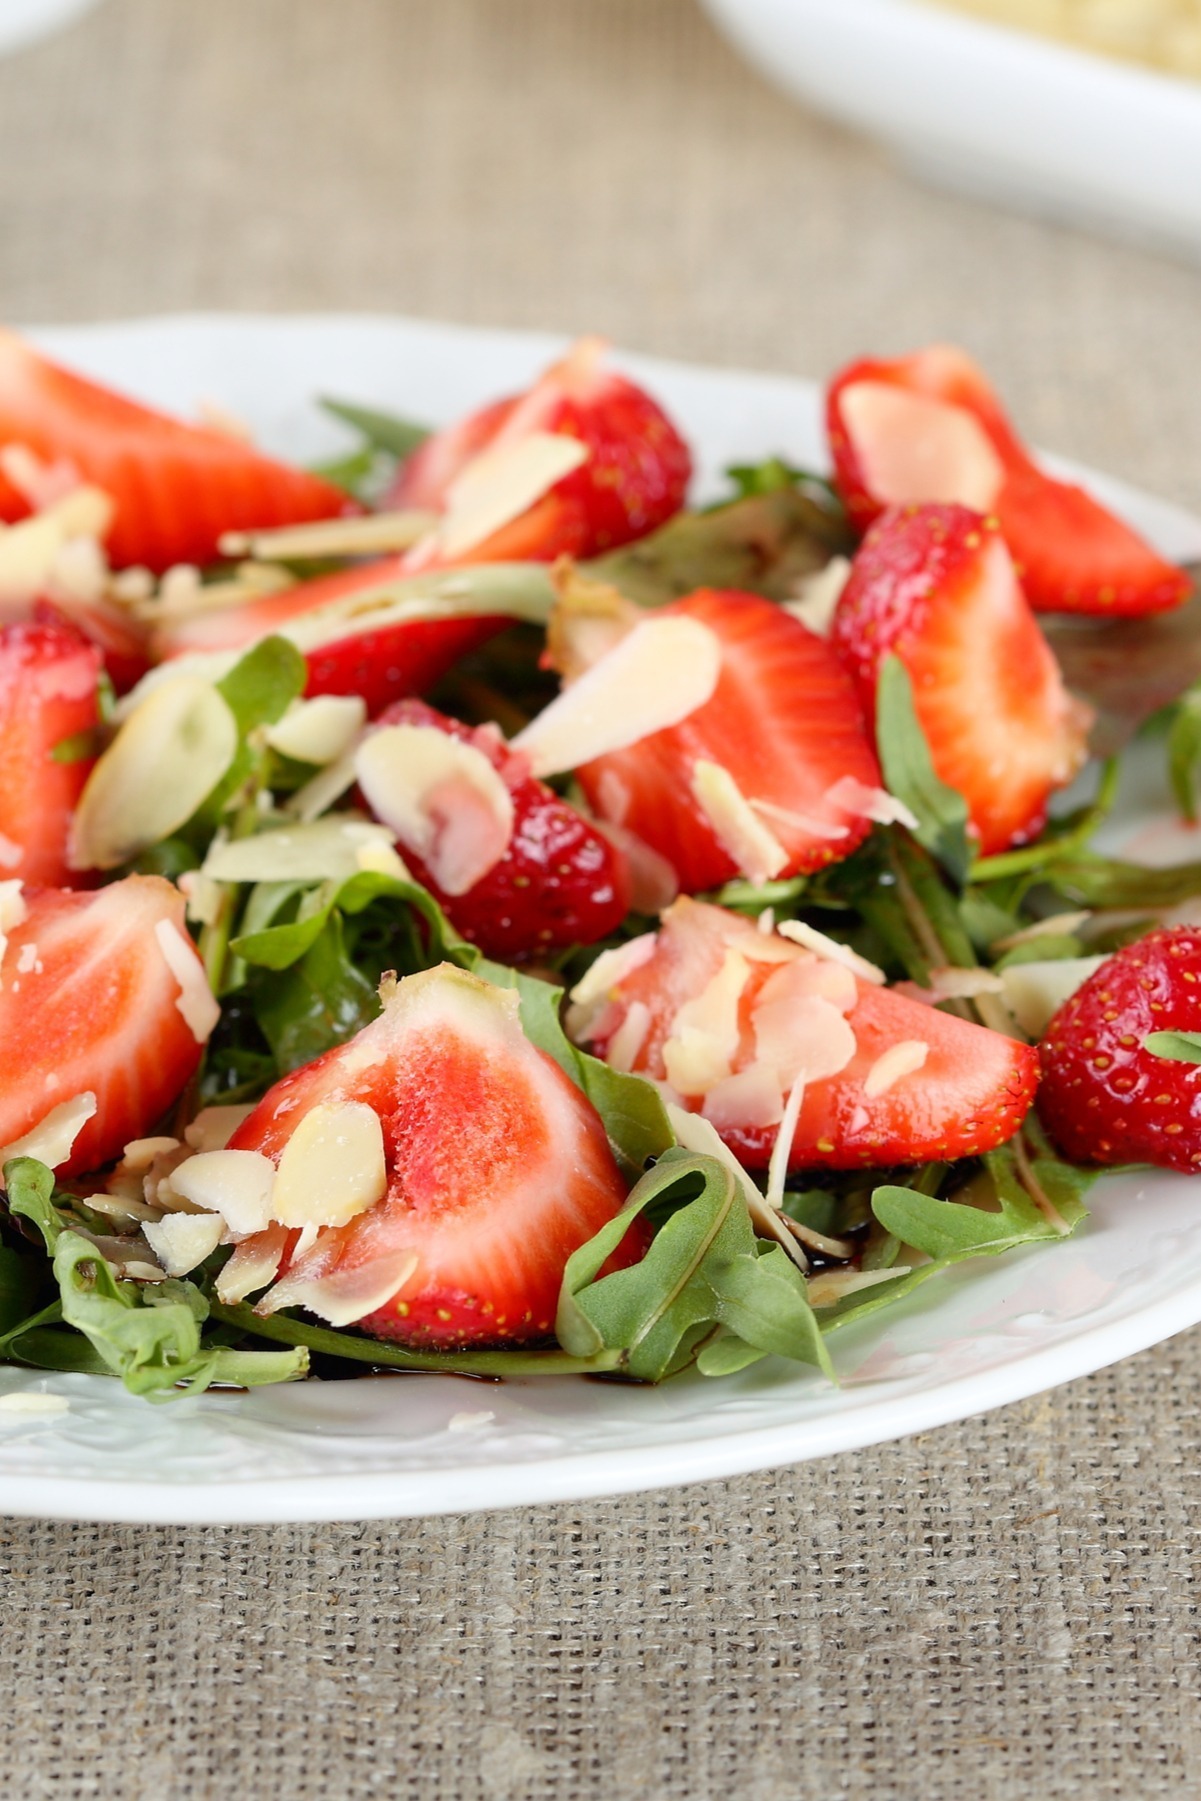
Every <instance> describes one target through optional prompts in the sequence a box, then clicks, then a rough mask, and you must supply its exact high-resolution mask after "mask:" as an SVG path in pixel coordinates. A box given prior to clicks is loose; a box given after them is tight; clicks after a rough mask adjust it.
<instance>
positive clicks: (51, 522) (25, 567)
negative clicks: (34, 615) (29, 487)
mask: <svg viewBox="0 0 1201 1801" xmlns="http://www.w3.org/2000/svg"><path fill="white" fill-rule="evenodd" d="M112 517H113V503H112V501H111V499H110V498H109V496H108V495H107V494H105V493H103V492H102V490H101V489H99V488H91V487H79V488H74V489H73V490H72V491H71V493H69V494H66V495H64V496H63V498H62V499H61V500H58V501H55V503H54V504H53V505H52V506H48V507H46V508H45V509H44V510H43V511H42V512H40V513H35V514H34V515H33V517H32V518H30V519H22V520H21V521H20V522H19V524H17V525H9V526H3V527H0V604H5V605H12V604H14V603H16V602H20V601H30V600H34V599H36V598H37V596H38V595H39V594H41V593H44V591H45V589H46V587H47V585H48V583H49V581H50V577H51V573H52V571H53V569H54V567H55V564H56V562H57V560H58V557H59V555H60V554H61V552H62V550H63V548H64V546H65V545H66V544H67V543H68V542H69V541H70V540H71V539H73V538H81V537H92V538H102V537H103V536H104V534H105V532H106V531H107V530H108V528H109V526H110V524H111V523H112Z"/></svg>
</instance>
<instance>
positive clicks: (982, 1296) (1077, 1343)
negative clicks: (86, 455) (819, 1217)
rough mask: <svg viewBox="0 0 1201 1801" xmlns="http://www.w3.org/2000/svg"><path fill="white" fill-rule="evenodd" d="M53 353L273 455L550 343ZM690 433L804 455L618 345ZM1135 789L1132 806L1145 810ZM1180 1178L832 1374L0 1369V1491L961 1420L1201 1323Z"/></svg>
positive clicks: (418, 1505) (904, 1305)
mask: <svg viewBox="0 0 1201 1801" xmlns="http://www.w3.org/2000/svg"><path fill="white" fill-rule="evenodd" d="M37 336H38V337H39V339H40V341H41V342H42V343H43V344H44V345H45V346H46V347H47V348H48V349H50V350H51V351H53V352H55V353H57V354H59V355H61V356H62V357H64V358H68V359H70V360H71V361H72V362H73V363H75V364H77V365H78V366H80V367H82V368H86V369H88V370H90V371H91V372H93V373H94V374H96V375H97V376H99V377H101V378H102V379H105V380H109V381H112V382H114V383H116V384H118V385H120V386H122V387H125V388H127V389H129V390H131V391H133V392H136V393H138V394H140V395H143V396H144V397H145V398H146V399H148V400H151V401H156V402H159V403H160V404H162V405H164V406H171V407H176V408H179V409H181V410H184V411H186V410H188V409H190V408H191V407H192V405H193V404H194V403H195V402H196V401H197V400H198V399H215V400H219V401H220V402H221V403H222V404H224V405H225V406H227V407H229V408H230V409H231V410H233V411H234V412H236V413H239V414H241V415H242V416H243V417H244V418H245V419H247V420H248V421H249V422H251V423H252V424H253V425H254V426H255V427H256V429H257V430H258V432H259V433H260V435H261V438H262V440H263V441H264V442H265V443H267V444H268V445H270V446H271V447H273V448H275V449H276V450H278V451H281V452H287V453H290V454H291V455H293V456H294V457H297V458H308V457H311V456H315V455H320V454H324V453H325V452H328V451H331V450H333V449H335V448H336V447H337V445H338V443H339V442H340V440H339V435H338V432H337V430H336V429H335V428H334V427H332V426H331V425H330V424H329V423H328V422H327V421H325V420H323V419H322V417H321V416H320V415H319V414H318V413H317V411H316V410H315V408H314V407H313V405H312V399H311V397H312V395H313V394H314V392H317V391H322V392H328V393H333V394H336V395H341V396H343V397H346V398H356V399H359V400H362V401H365V402H370V403H374V404H377V405H379V406H383V407H391V408H394V409H396V410H398V411H407V412H409V413H411V414H412V415H413V416H415V417H418V418H428V419H430V420H433V421H437V420H442V419H445V418H447V417H451V416H453V415H455V414H456V413H458V412H460V411H462V410H464V409H465V408H467V407H469V406H471V405H473V404H475V403H477V402H478V401H480V400H481V399H483V398H485V397H489V396H492V395H494V394H497V393H502V392H504V391H505V390H506V389H511V388H512V387H514V386H517V385H520V384H521V383H523V382H525V381H526V380H528V378H529V377H530V376H531V375H532V374H533V373H534V372H535V371H536V370H537V369H538V368H539V367H540V366H541V365H542V364H543V363H544V362H545V361H546V359H547V357H548V355H549V354H550V353H551V352H553V351H554V350H555V349H556V348H557V344H556V342H555V341H554V340H551V339H547V338H534V337H528V336H518V335H516V334H511V333H497V332H483V331H466V330H458V329H453V328H451V327H447V326H438V325H422V324H415V323H407V322H404V321H399V320H388V319H378V318H344V317H342V318H326V319H286V320H269V319H244V318H225V319H206V318H185V319H173V320H167V321H159V320H152V321H146V322H139V323H135V324H130V325H117V326H100V327H89V328H70V329H59V330H47V331H42V332H39V333H38V334H37ZM621 361H622V362H623V363H624V364H625V365H626V366H627V367H629V368H630V369H631V370H632V371H633V372H634V373H635V374H636V375H638V376H639V377H641V378H642V379H644V380H646V381H647V382H648V383H650V384H651V385H652V386H653V388H654V390H655V391H656V392H657V393H658V394H660V395H661V396H662V398H663V400H664V401H665V402H666V404H667V405H668V406H669V408H670V409H671V410H672V412H673V413H674V414H675V416H676V417H677V418H678V419H679V421H680V423H681V425H682V426H683V427H684V429H685V431H686V432H687V433H688V435H689V437H690V438H691V439H692V441H693V442H694V444H696V445H697V446H698V448H699V450H700V453H701V465H702V478H701V479H702V486H703V488H704V489H706V490H708V491H712V490H713V488H714V487H715V485H716V478H717V476H718V473H719V471H720V469H721V467H722V466H723V465H724V464H725V463H727V462H733V461H746V460H748V459H751V458H759V457H762V456H765V455H767V454H768V453H770V452H773V451H775V452H779V453H780V454H782V455H784V456H787V457H790V458H792V459H794V460H796V461H798V462H800V463H808V464H810V465H814V464H820V463H821V462H822V461H823V460H824V454H823V445H822V434H821V426H820V407H819V394H818V390H817V388H816V387H815V386H813V385H812V384H809V383H805V382H797V381H785V380H781V379H777V378H773V377H765V376H759V375H739V374H730V373H723V372H717V371H711V370H704V369H695V368H688V367H686V366H684V365H681V364H673V363H662V362H652V361H650V360H647V359H642V358H634V357H630V358H622V359H621ZM1093 485H1094V486H1095V487H1096V488H1097V490H1098V491H1100V492H1101V493H1103V494H1104V495H1106V496H1107V497H1108V498H1109V499H1110V500H1111V501H1113V502H1114V503H1115V504H1117V505H1118V506H1120V507H1121V508H1122V510H1123V511H1125V512H1126V513H1127V514H1129V516H1130V517H1131V518H1132V519H1133V520H1135V521H1136V522H1137V523H1139V524H1140V525H1141V526H1142V527H1143V528H1144V529H1145V530H1146V531H1148V532H1149V533H1150V534H1151V535H1152V536H1153V537H1154V538H1155V539H1156V540H1157V541H1158V542H1159V543H1160V545H1161V546H1162V547H1163V549H1164V550H1165V551H1167V552H1168V553H1169V554H1170V555H1172V556H1176V557H1180V558H1194V557H1201V522H1199V521H1197V520H1195V519H1192V518H1190V517H1189V516H1188V515H1187V514H1184V513H1182V512H1180V511H1179V510H1178V509H1176V508H1173V507H1169V506H1165V505H1164V504H1163V503H1161V502H1158V501H1155V500H1151V499H1149V498H1146V497H1144V496H1141V495H1139V494H1136V493H1135V492H1134V491H1132V490H1131V489H1128V488H1125V487H1123V486H1121V485H1120V484H1118V483H1114V482H1111V481H1105V480H1102V479H1101V478H1100V477H1098V478H1095V480H1094V481H1093ZM1148 805H1149V803H1148V801H1147V798H1146V796H1145V794H1140V795H1139V796H1138V798H1137V801H1136V805H1135V809H1134V811H1133V812H1132V814H1131V816H1130V817H1131V818H1132V819H1138V820H1139V821H1140V822H1141V823H1143V824H1144V825H1145V822H1146V820H1147V817H1148V811H1147V809H1148ZM1197 1203H1198V1189H1197V1184H1196V1183H1194V1182H1189V1181H1186V1180H1184V1179H1183V1178H1179V1177H1173V1176H1171V1175H1166V1174H1154V1175H1151V1174H1148V1175H1146V1176H1140V1177H1137V1178H1124V1179H1108V1180H1106V1181H1104V1182H1103V1183H1101V1184H1099V1186H1098V1187H1097V1189H1096V1191H1095V1199H1094V1214H1093V1218H1092V1221H1091V1223H1090V1224H1089V1226H1088V1227H1087V1229H1086V1230H1085V1231H1084V1233H1083V1234H1082V1236H1080V1237H1079V1238H1076V1239H1072V1240H1070V1241H1069V1242H1067V1243H1065V1244H1062V1245H1056V1246H1054V1247H1052V1248H1047V1249H1040V1250H1035V1251H1034V1252H1018V1253H1015V1254H1014V1255H1011V1256H1007V1257H1003V1258H999V1259H997V1260H996V1261H995V1262H987V1263H981V1264H976V1265H974V1266H967V1267H963V1268H960V1269H958V1270H956V1271H953V1272H951V1273H950V1274H949V1275H947V1276H945V1277H943V1278H942V1279H940V1280H937V1281H934V1282H931V1283H930V1284H928V1285H927V1286H926V1287H924V1288H922V1289H920V1290H919V1291H917V1292H916V1293H915V1294H914V1295H913V1296H912V1297H911V1298H910V1299H909V1300H907V1301H904V1302H901V1303H899V1304H898V1305H897V1306H896V1307H895V1308H894V1309H893V1310H891V1311H890V1312H888V1313H886V1314H884V1315H882V1316H881V1317H880V1318H878V1319H874V1320H867V1321H864V1322H863V1323H862V1324H861V1325H860V1326H858V1327H855V1328H852V1329H849V1330H847V1331H846V1333H845V1334H844V1335H842V1336H840V1337H838V1338H837V1339H836V1340H835V1341H834V1344H835V1361H836V1363H837V1365H838V1369H839V1371H840V1373H841V1376H842V1385H841V1387H839V1388H834V1387H831V1386H829V1385H827V1384H826V1383H824V1382H823V1381H821V1380H820V1379H819V1378H818V1377H817V1376H816V1375H815V1374H812V1373H810V1372H809V1371H807V1370H797V1369H796V1368H795V1367H792V1366H786V1365H784V1364H781V1363H770V1364H764V1365H760V1366H758V1367H757V1368H755V1369H752V1370H748V1371H746V1372H744V1373H743V1374H742V1375H741V1376H739V1377H734V1378H732V1379H731V1380H728V1381H722V1382H706V1381H705V1380H703V1379H702V1378H700V1377H684V1378H681V1379H679V1380H677V1381H674V1382H670V1383H667V1384H666V1385H665V1386H664V1387H662V1388H659V1389H641V1388H634V1387H625V1386H615V1385H612V1384H602V1383H599V1382H595V1381H566V1380H558V1381H547V1382H536V1381H526V1382H511V1383H505V1384H489V1383H482V1382H468V1381H465V1380H462V1379H459V1378H444V1377H428V1376H402V1377H378V1378H365V1379H361V1380H359V1381H350V1382H338V1383H328V1384H325V1383H319V1382H311V1383H307V1384H303V1385H297V1386H295V1387H290V1388H278V1389H267V1390H260V1391H259V1392H257V1393H255V1394H253V1395H235V1394H227V1395H206V1396H202V1397H198V1398H196V1399H194V1400H184V1401H176V1402H172V1403H170V1404H168V1405H165V1406H158V1407H155V1406H150V1405H148V1404H147V1403H145V1402H143V1401H137V1400H135V1399H133V1397H132V1396H130V1395H128V1394H126V1393H125V1391H124V1390H123V1389H122V1388H121V1387H120V1386H119V1385H118V1384H117V1383H116V1382H109V1381H106V1380H104V1379H103V1378H101V1377H87V1376H45V1375H41V1374H38V1373H36V1372H31V1371H20V1370H13V1369H4V1370H0V1395H3V1394H8V1393H12V1392H13V1391H14V1390H31V1391H35V1392H38V1391H49V1392H50V1393H52V1394H54V1395H59V1396H65V1397H67V1398H68V1399H69V1401H70V1408H69V1411H67V1412H65V1413H60V1414H54V1415H45V1416H29V1415H17V1414H11V1413H5V1412H4V1411H3V1410H0V1512H7V1513H24V1514H45V1515H52V1516H55V1517H67V1518H79V1519H121V1520H138V1521H141V1520H145V1521H151V1520H162V1521H170V1522H181V1523H182V1522H190V1521H227V1522H229V1521H237V1522H250V1521H260V1520H266V1521H274V1520H324V1519H365V1518H372V1517H379V1516H389V1515H403V1514H424V1513H443V1512H457V1511H461V1510H466V1509H471V1508H481V1507H504V1506H511V1505H515V1504H517V1503H526V1502H534V1501H553V1500H565V1499H578V1498H583V1497H586V1496H592V1495H602V1494H614V1493H619V1492H623V1491H627V1490H630V1489H640V1488H653V1487H657V1486H663V1485H666V1484H672V1483H681V1482H689V1481H696V1480H700V1479H702V1478H708V1477H718V1476H728V1475H733V1474H736V1473H737V1472H740V1471H743V1470H752V1469H761V1468H764V1467H767V1466H770V1465H775V1464H783V1463H791V1462H796V1461H799V1460H801V1459H803V1458H809V1457H819V1456H823V1455H825V1454H827V1453H829V1452H831V1451H840V1450H847V1449H850V1448H853V1447H855V1446H859V1445H866V1444H874V1443H879V1442H881V1441H883V1440H886V1439H889V1438H895V1437H899V1436H901V1435H902V1434H904V1433H909V1432H917V1431H922V1430H924V1429H926V1428H928V1427H931V1426H937V1425H941V1424H943V1423H945V1422H946V1421H948V1420H956V1419H962V1418H963V1417H965V1416H966V1415H968V1414H972V1413H978V1412H981V1411H983V1410H984V1409H986V1408H989V1407H997V1406H1000V1405H1002V1404H1003V1403H1005V1402H1008V1401H1015V1400H1019V1399H1021V1398H1022V1397H1023V1396H1026V1395H1030V1394H1035V1393H1037V1392H1039V1391H1040V1390H1042V1389H1046V1388H1050V1387H1053V1386H1054V1385H1055V1384H1056V1383H1059V1382H1066V1381H1068V1380H1069V1379H1070V1378H1072V1377H1073V1376H1079V1375H1083V1374H1085V1373H1086V1372H1088V1371H1090V1370H1095V1369H1100V1368H1101V1367H1102V1366H1103V1365H1105V1364H1107V1363H1111V1362H1113V1361H1114V1360H1115V1359H1117V1358H1119V1357H1124V1356H1127V1355H1128V1354H1129V1353H1130V1352H1132V1351H1138V1350H1141V1349H1143V1348H1144V1347H1145V1346H1147V1345H1151V1344H1154V1343H1156V1342H1157V1341H1158V1340H1159V1339H1162V1338H1166V1337H1168V1336H1169V1335H1170V1334H1171V1333H1173V1332H1179V1331H1180V1330H1182V1329H1183V1328H1184V1327H1186V1326H1191V1325H1194V1324H1196V1323H1197V1322H1198V1321H1201V1230H1199V1229H1198V1225H1197Z"/></svg>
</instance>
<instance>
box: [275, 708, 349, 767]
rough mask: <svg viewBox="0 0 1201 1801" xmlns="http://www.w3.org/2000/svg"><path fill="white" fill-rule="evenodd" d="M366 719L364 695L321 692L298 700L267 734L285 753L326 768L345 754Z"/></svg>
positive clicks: (287, 755)
mask: <svg viewBox="0 0 1201 1801" xmlns="http://www.w3.org/2000/svg"><path fill="white" fill-rule="evenodd" d="M366 718H367V703H366V701H365V700H364V699H363V697H362V695H360V694H317V695H314V697H313V699H312V700H298V701H295V702H294V703H293V705H292V706H291V707H290V708H289V709H288V711H287V712H286V713H285V714H284V716H283V718H282V719H277V720H276V722H275V724H274V725H269V726H268V727H267V729H266V731H265V732H264V734H263V736H264V737H265V738H266V740H267V743H268V744H269V745H270V746H271V748H272V749H273V750H277V751H279V752H280V754H281V755H282V756H285V757H292V758H294V759H295V760H296V762H298V763H313V764H315V765H316V766H317V767H318V768H321V769H324V768H325V767H326V765H327V764H329V763H333V762H335V761H336V760H337V758H339V757H342V756H345V754H346V752H347V751H348V750H349V749H350V748H351V746H352V745H353V743H354V741H355V739H356V738H357V737H358V735H359V733H360V731H361V730H362V728H363V723H364V721H365V720H366Z"/></svg>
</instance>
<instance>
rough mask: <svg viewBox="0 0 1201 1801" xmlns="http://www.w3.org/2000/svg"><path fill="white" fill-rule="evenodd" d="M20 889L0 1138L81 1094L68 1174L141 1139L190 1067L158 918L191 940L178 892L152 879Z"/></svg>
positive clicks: (5, 1002)
mask: <svg viewBox="0 0 1201 1801" xmlns="http://www.w3.org/2000/svg"><path fill="white" fill-rule="evenodd" d="M24 898H25V904H26V909H27V911H26V916H25V918H24V919H23V920H22V921H21V922H20V924H18V925H13V926H11V927H10V928H9V931H8V935H7V943H6V945H5V949H4V957H3V962H2V964H0V969H2V971H3V982H2V984H0V1144H11V1143H13V1142H14V1140H16V1139H17V1138H20V1137H22V1136H23V1135H24V1134H25V1133H26V1132H28V1131H30V1130H31V1129H32V1128H33V1127H34V1126H36V1125H37V1124H38V1123H39V1122H40V1121H41V1120H42V1119H44V1118H45V1116H46V1114H47V1113H49V1112H50V1111H51V1109H52V1108H54V1107H56V1106H58V1105H59V1104H60V1103H61V1102H63V1101H68V1100H71V1099H73V1098H74V1096H75V1095H78V1094H83V1093H86V1092H89V1091H90V1092H91V1093H92V1094H94V1095H95V1096H96V1103H97V1105H96V1112H95V1114H94V1115H93V1117H92V1118H91V1119H90V1120H88V1122H87V1124H86V1125H85V1126H84V1127H83V1130H82V1131H81V1132H80V1134H79V1136H78V1137H77V1139H76V1140H75V1144H74V1147H73V1149H72V1152H71V1155H70V1157H69V1158H68V1159H67V1161H66V1162H65V1163H63V1164H61V1165H60V1166H59V1173H60V1174H62V1175H73V1174H76V1173H78V1172H80V1171H83V1170H91V1169H95V1168H96V1167H97V1166H98V1165H99V1164H102V1163H106V1162H108V1160H109V1159H110V1158H112V1157H115V1156H117V1155H119V1153H120V1151H121V1150H122V1148H123V1147H124V1146H125V1145H126V1144H127V1143H128V1142H129V1141H130V1140H131V1139H134V1138H141V1137H144V1136H145V1135H146V1134H147V1133H148V1132H149V1131H150V1130H151V1129H152V1127H153V1126H154V1125H155V1124H156V1123H157V1121H158V1120H159V1118H160V1116H161V1115H162V1114H163V1113H164V1111H165V1110H166V1109H167V1108H168V1107H169V1106H170V1105H171V1103H172V1102H173V1101H174V1100H176V1099H177V1098H178V1096H179V1095H180V1093H181V1092H182V1091H183V1089H184V1088H185V1087H186V1085H187V1083H188V1081H189V1079H190V1078H191V1077H192V1075H193V1074H194V1073H195V1071H196V1069H197V1067H198V1065H199V1063H200V1057H201V1051H202V1048H203V1047H202V1046H201V1045H200V1044H198V1043H197V1041H196V1038H195V1036H194V1034H193V1032H192V1030H191V1028H190V1027H189V1026H188V1025H187V1024H186V1023H185V1021H184V1018H183V1015H182V1014H181V1012H180V1010H179V1007H178V1005H177V1002H178V1000H179V998H180V984H179V981H178V980H177V978H176V976H175V975H174V973H173V972H172V970H171V968H170V966H169V965H168V963H167V960H166V958H165V956H164V954H163V949H162V945H161V943H160V940H159V938H158V937H157V936H156V927H157V926H159V924H160V923H161V922H164V921H166V922H167V923H168V925H169V926H170V928H171V930H172V931H175V932H178V933H179V934H180V936H181V939H182V940H183V941H184V942H185V943H187V944H188V945H190V943H191V941H190V939H188V938H187V933H186V930H185V927H184V902H183V896H182V895H181V894H180V893H179V892H178V891H177V890H176V889H175V888H173V887H172V886H171V884H170V883H169V882H165V881H163V880H162V878H161V877H159V876H142V875H132V876H126V877H125V879H124V880H123V881H120V882H113V883H111V884H110V885H109V886H108V887H107V888H100V889H98V890H97V891H96V892H95V893H92V894H72V893H67V892H63V891H61V890H57V889H53V888H44V889H31V890H30V891H28V892H27V894H26V895H25V897H24ZM188 954H189V955H192V956H194V955H195V953H194V952H193V951H189V953H188ZM196 967H197V970H198V971H199V970H200V968H201V965H200V959H199V957H197V958H196Z"/></svg>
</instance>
